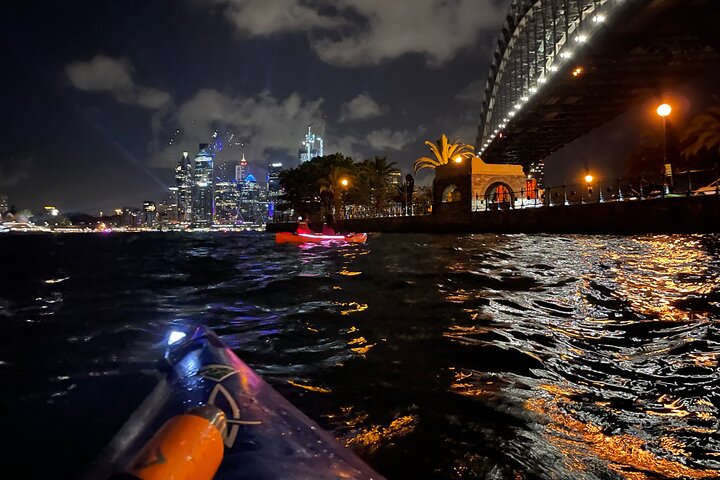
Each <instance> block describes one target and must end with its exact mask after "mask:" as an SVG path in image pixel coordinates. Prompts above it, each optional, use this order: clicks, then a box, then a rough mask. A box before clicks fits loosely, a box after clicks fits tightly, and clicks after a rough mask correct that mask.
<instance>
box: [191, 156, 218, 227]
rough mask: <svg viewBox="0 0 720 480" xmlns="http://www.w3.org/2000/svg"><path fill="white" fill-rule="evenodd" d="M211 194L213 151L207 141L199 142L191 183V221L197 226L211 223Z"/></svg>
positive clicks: (213, 197)
mask: <svg viewBox="0 0 720 480" xmlns="http://www.w3.org/2000/svg"><path fill="white" fill-rule="evenodd" d="M214 200H215V195H214V194H213V153H212V149H211V148H210V147H209V146H208V144H207V143H201V144H200V150H199V151H198V153H197V155H195V168H194V171H193V184H192V223H193V224H194V225H195V226H198V227H208V226H210V225H212V222H213V215H214V210H215V205H214V203H215V202H214Z"/></svg>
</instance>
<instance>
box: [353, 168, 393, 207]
mask: <svg viewBox="0 0 720 480" xmlns="http://www.w3.org/2000/svg"><path fill="white" fill-rule="evenodd" d="M361 168H362V171H363V173H364V174H365V177H366V179H367V183H368V186H369V188H370V196H371V201H372V203H373V207H374V210H375V212H376V213H377V212H380V211H382V210H383V209H384V208H385V206H386V205H385V204H386V203H387V190H388V183H389V175H390V172H392V171H393V170H394V169H395V162H388V161H387V157H375V158H374V159H372V160H365V162H363V165H362V167H361Z"/></svg>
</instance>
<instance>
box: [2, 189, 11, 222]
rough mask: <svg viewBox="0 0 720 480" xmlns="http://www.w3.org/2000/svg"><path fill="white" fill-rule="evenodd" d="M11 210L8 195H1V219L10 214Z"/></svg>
mask: <svg viewBox="0 0 720 480" xmlns="http://www.w3.org/2000/svg"><path fill="white" fill-rule="evenodd" d="M9 209H10V206H9V205H8V197H7V195H0V219H1V218H2V216H3V215H5V214H6V213H7V212H8V210H9Z"/></svg>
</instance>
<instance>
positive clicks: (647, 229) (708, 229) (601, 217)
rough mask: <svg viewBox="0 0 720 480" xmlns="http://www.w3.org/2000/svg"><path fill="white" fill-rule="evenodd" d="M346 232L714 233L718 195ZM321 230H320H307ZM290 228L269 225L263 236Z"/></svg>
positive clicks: (389, 223) (392, 221)
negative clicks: (266, 233) (266, 232)
mask: <svg viewBox="0 0 720 480" xmlns="http://www.w3.org/2000/svg"><path fill="white" fill-rule="evenodd" d="M338 225H339V226H340V227H341V229H343V230H345V231H353V232H387V233H595V234H638V233H715V232H720V195H707V196H693V197H675V198H657V199H652V200H642V201H640V200H636V201H625V202H607V203H596V204H588V205H568V206H565V205H560V206H553V207H538V208H526V209H518V210H503V211H489V212H484V211H483V212H475V213H467V214H461V215H427V216H420V217H390V218H360V219H350V220H344V221H339V222H338ZM311 227H312V228H313V229H315V230H318V231H319V230H320V229H321V227H322V226H321V225H311ZM294 228H295V224H282V223H276V224H268V226H267V231H268V232H279V231H292V230H294Z"/></svg>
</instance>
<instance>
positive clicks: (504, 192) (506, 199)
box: [485, 182, 515, 210]
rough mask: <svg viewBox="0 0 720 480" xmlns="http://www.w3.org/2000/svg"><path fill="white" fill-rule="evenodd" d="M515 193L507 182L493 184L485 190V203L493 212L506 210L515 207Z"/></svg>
mask: <svg viewBox="0 0 720 480" xmlns="http://www.w3.org/2000/svg"><path fill="white" fill-rule="evenodd" d="M514 201H515V193H514V192H513V189H512V187H510V185H508V184H507V183H505V182H493V183H491V184H490V185H489V186H488V187H487V190H485V202H486V203H487V205H488V208H490V209H492V210H496V209H501V210H506V209H509V208H512V207H513V203H514Z"/></svg>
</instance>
